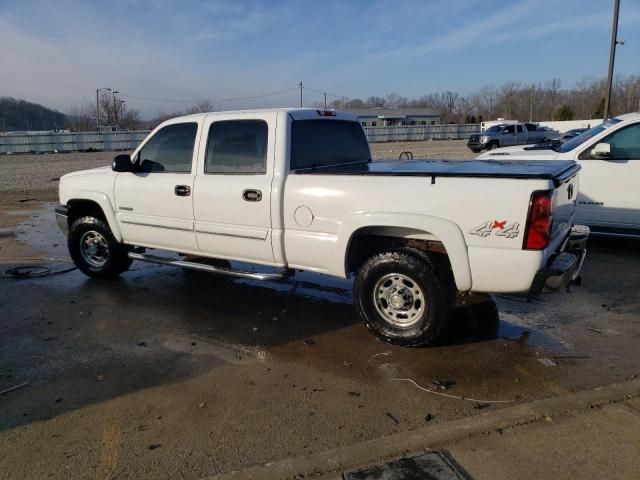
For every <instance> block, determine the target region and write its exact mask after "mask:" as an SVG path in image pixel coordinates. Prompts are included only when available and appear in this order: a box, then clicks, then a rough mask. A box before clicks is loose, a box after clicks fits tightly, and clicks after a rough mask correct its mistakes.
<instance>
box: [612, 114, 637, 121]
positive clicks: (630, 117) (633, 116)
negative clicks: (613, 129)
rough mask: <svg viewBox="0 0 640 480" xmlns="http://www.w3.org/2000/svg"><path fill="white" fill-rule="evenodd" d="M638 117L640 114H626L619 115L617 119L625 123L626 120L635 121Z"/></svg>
mask: <svg viewBox="0 0 640 480" xmlns="http://www.w3.org/2000/svg"><path fill="white" fill-rule="evenodd" d="M638 117H640V112H631V113H625V114H624V115H618V116H617V117H615V118H617V119H618V120H620V121H621V122H624V121H625V120H634V119H636V118H638Z"/></svg>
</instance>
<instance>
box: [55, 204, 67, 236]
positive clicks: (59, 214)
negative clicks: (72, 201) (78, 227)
mask: <svg viewBox="0 0 640 480" xmlns="http://www.w3.org/2000/svg"><path fill="white" fill-rule="evenodd" d="M68 211H69V207H67V206H66V205H56V208H55V212H56V222H57V223H58V226H59V227H60V230H62V232H63V233H64V234H65V235H67V234H68V233H69V221H68V216H67V212H68Z"/></svg>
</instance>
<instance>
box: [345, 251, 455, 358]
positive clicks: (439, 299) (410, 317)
mask: <svg viewBox="0 0 640 480" xmlns="http://www.w3.org/2000/svg"><path fill="white" fill-rule="evenodd" d="M353 294H354V303H355V306H356V309H357V310H358V313H359V314H360V317H361V318H362V320H363V322H364V324H365V326H366V327H367V328H368V329H369V330H371V331H372V332H373V333H374V334H376V335H377V336H378V337H380V338H381V339H383V340H385V341H387V342H390V343H394V344H397V345H403V346H411V347H415V346H425V345H432V344H434V343H436V341H437V340H438V338H439V336H440V334H441V332H442V330H443V328H444V326H445V324H446V322H447V320H448V318H449V311H450V308H451V298H452V297H453V295H452V291H451V287H447V286H446V283H445V281H444V280H443V279H442V278H440V277H439V276H438V275H437V273H436V271H435V268H434V267H433V265H432V264H431V263H430V262H429V261H428V259H427V258H426V257H423V256H421V255H418V254H415V253H413V252H408V251H390V252H383V253H380V254H377V255H374V256H373V257H371V258H369V259H368V260H367V261H366V262H365V263H364V265H362V267H361V268H360V270H359V272H358V275H357V277H356V280H355V283H354V288H353Z"/></svg>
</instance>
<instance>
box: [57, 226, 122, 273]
mask: <svg viewBox="0 0 640 480" xmlns="http://www.w3.org/2000/svg"><path fill="white" fill-rule="evenodd" d="M67 243H68V246H69V253H70V254H71V258H72V259H73V262H74V263H75V264H76V265H77V267H78V268H79V269H80V270H81V271H82V272H83V273H85V274H86V275H89V276H90V277H98V278H113V277H117V276H118V275H120V274H121V273H122V272H124V271H126V270H127V269H128V268H129V266H130V265H131V259H130V258H129V257H128V248H127V247H126V246H125V245H123V244H121V243H119V242H118V241H117V240H116V239H115V237H114V236H113V233H112V232H111V229H110V228H109V225H107V223H106V222H105V221H104V220H102V219H100V218H97V217H80V218H78V219H77V220H75V221H74V222H73V223H72V224H71V227H70V228H69V237H68V239H67Z"/></svg>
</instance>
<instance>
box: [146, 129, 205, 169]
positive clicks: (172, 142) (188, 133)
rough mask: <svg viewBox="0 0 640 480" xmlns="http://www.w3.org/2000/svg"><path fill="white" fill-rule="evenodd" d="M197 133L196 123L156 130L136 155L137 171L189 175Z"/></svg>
mask: <svg viewBox="0 0 640 480" xmlns="http://www.w3.org/2000/svg"><path fill="white" fill-rule="evenodd" d="M197 131H198V124H197V123H176V124H174V125H167V126H166V127H163V128H161V129H160V130H158V131H157V132H156V133H155V135H154V136H153V137H151V139H150V140H149V141H148V142H147V143H146V144H145V146H144V147H142V150H140V153H139V154H138V160H137V162H136V163H137V167H138V171H140V172H147V173H149V172H174V173H190V172H191V162H192V160H193V145H194V144H195V141H196V132H197Z"/></svg>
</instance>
